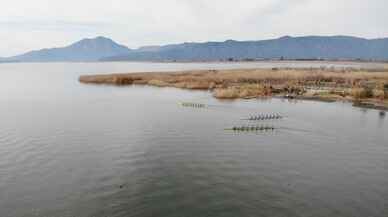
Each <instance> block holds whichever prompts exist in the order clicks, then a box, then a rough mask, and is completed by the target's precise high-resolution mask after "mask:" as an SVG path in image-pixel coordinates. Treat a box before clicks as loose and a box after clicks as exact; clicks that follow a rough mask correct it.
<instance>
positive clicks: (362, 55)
mask: <svg viewBox="0 0 388 217" xmlns="http://www.w3.org/2000/svg"><path fill="white" fill-rule="evenodd" d="M230 58H233V59H280V58H284V59H352V60H354V59H362V60H388V38H383V39H363V38H356V37H349V36H330V37H326V36H306V37H290V36H285V37H281V38H278V39H272V40H263V41H234V40H228V41H225V42H206V43H183V44H175V45H166V46H151V47H143V48H140V49H137V50H132V51H131V52H130V53H128V54H125V55H117V56H112V57H107V58H102V59H101V60H102V61H149V60H153V61H166V60H176V61H201V60H220V59H230Z"/></svg>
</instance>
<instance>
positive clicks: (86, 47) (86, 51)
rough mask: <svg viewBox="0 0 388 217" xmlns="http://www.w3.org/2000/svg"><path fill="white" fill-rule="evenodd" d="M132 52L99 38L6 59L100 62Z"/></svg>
mask: <svg viewBox="0 0 388 217" xmlns="http://www.w3.org/2000/svg"><path fill="white" fill-rule="evenodd" d="M130 51H131V50H130V49H129V48H128V47H126V46H124V45H121V44H118V43H116V42H114V41H113V40H112V39H110V38H106V37H102V36H98V37H96V38H85V39H82V40H80V41H77V42H75V43H72V44H70V45H68V46H65V47H55V48H44V49H40V50H33V51H29V52H27V53H24V54H21V55H17V56H13V57H9V58H4V59H5V60H8V61H19V62H55V61H69V62H72V61H98V60H99V59H101V58H104V57H109V56H115V55H124V54H127V53H130Z"/></svg>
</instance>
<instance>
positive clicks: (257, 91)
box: [79, 68, 388, 111]
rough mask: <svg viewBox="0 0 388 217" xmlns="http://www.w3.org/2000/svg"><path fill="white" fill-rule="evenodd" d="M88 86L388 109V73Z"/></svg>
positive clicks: (249, 72)
mask: <svg viewBox="0 0 388 217" xmlns="http://www.w3.org/2000/svg"><path fill="white" fill-rule="evenodd" d="M79 82H81V83H85V84H109V85H118V86H122V85H149V86H156V87H175V88H180V89H189V90H206V91H211V92H212V95H213V96H214V97H215V98H217V99H229V100H233V99H252V98H264V97H280V98H289V99H297V100H314V101H323V102H336V101H346V102H350V103H353V105H354V106H356V107H363V108H372V109H378V110H385V111H388V69H387V68H383V69H378V70H376V69H330V68H327V69H326V68H320V69H317V68H272V69H228V70H190V71H176V72H139V73H124V74H102V75H83V76H80V77H79Z"/></svg>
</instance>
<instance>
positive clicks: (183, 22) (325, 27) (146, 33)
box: [0, 0, 388, 57]
mask: <svg viewBox="0 0 388 217" xmlns="http://www.w3.org/2000/svg"><path fill="white" fill-rule="evenodd" d="M387 9H388V3H387V2H386V0H370V1H363V0H326V1H322V0H293V1H287V2H286V1H284V0H283V1H281V0H261V1H257V0H240V1H228V2H226V1H222V0H213V1H206V0H196V1H192V0H165V1H155V0H142V1H137V0H111V1H109V2H106V1H104V2H101V1H91V0H83V1H76V0H67V1H58V0H34V1H27V0H13V1H6V2H3V3H2V13H0V38H1V39H2V43H0V56H2V57H4V56H12V55H16V54H20V53H23V52H26V51H29V50H34V49H40V48H44V47H60V46H65V45H68V44H70V43H72V42H74V41H77V40H80V39H82V38H87V37H95V36H100V35H102V36H106V37H110V38H112V39H114V40H115V41H117V42H119V43H121V44H124V45H127V46H129V47H130V48H137V47H139V46H144V45H157V44H169V43H181V42H189V41H195V42H203V41H224V40H227V39H234V40H261V39H268V38H277V37H280V36H284V35H292V36H303V35H351V36H359V37H365V38H379V37H388V13H387Z"/></svg>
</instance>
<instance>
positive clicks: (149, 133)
mask: <svg viewBox="0 0 388 217" xmlns="http://www.w3.org/2000/svg"><path fill="white" fill-rule="evenodd" d="M294 64H295V63H294ZM315 64H320V63H315ZM278 66H279V65H276V64H274V63H233V64H216V63H201V64H194V63H186V64H177V63H50V64H49V63H47V64H40V63H35V64H0V75H1V79H0V216H1V217H24V216H26V217H27V216H39V217H46V216H47V217H115V216H130V217H132V216H141V217H143V216H144V217H151V216H152V217H154V216H161V217H162V216H163V217H175V216H176V217H200V216H210V217H218V216H230V217H237V216H244V217H245V216H279V217H283V216H287V217H293V216H308V217H328V216H336V217H338V216H344V217H358V216H359V217H369V216H371V217H386V216H388V117H385V116H382V115H379V111H376V110H365V109H360V108H355V107H352V106H351V105H349V104H345V103H322V102H313V101H298V102H295V101H287V100H281V99H272V100H264V101H263V100H236V101H218V100H216V99H214V98H212V97H211V94H210V93H208V92H201V91H186V90H178V89H173V88H152V87H140V86H125V87H114V86H104V85H102V86H96V85H84V84H80V83H79V82H78V76H79V75H82V74H94V73H112V72H130V71H170V70H183V69H208V68H209V69H210V68H211V69H217V68H253V67H278ZM303 66H305V65H303ZM314 66H317V65H314ZM179 102H197V103H205V104H206V105H208V107H207V108H205V109H194V108H183V107H181V106H179V104H178V103H179ZM260 113H279V114H282V115H284V116H285V118H284V119H282V120H276V121H266V122H264V123H263V125H268V126H274V127H275V128H277V129H276V130H274V131H273V132H272V131H271V132H260V133H234V132H231V131H225V130H224V128H229V127H232V126H240V125H244V124H245V125H247V124H249V123H247V122H246V121H244V120H242V119H244V118H247V117H248V116H249V115H251V114H260Z"/></svg>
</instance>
